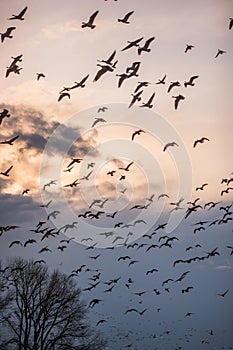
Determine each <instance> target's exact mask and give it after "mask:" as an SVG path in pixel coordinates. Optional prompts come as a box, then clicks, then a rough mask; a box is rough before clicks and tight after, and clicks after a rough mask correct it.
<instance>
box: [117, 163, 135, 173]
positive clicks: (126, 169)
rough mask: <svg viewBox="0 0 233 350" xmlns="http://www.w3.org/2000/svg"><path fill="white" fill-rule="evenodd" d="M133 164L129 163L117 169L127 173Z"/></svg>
mask: <svg viewBox="0 0 233 350" xmlns="http://www.w3.org/2000/svg"><path fill="white" fill-rule="evenodd" d="M133 163H134V162H130V163H129V164H128V165H127V166H126V167H125V168H123V167H120V168H119V169H121V170H124V171H129V168H130V167H131V165H133Z"/></svg>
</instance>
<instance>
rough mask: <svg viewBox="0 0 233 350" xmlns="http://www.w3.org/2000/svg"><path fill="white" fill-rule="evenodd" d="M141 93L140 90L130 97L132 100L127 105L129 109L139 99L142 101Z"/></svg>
mask: <svg viewBox="0 0 233 350" xmlns="http://www.w3.org/2000/svg"><path fill="white" fill-rule="evenodd" d="M142 93H143V91H142V90H141V91H138V92H137V93H136V94H131V96H133V98H132V100H131V102H130V104H129V108H131V107H132V106H133V105H134V104H135V102H137V101H141V99H142V98H141V94H142Z"/></svg>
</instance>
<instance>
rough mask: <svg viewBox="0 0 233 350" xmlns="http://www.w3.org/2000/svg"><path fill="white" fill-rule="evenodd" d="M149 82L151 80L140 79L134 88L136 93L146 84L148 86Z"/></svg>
mask: <svg viewBox="0 0 233 350" xmlns="http://www.w3.org/2000/svg"><path fill="white" fill-rule="evenodd" d="M149 84H150V83H149V81H139V82H138V85H137V87H136V89H135V90H134V93H136V92H138V91H139V90H140V89H141V88H143V87H144V86H145V87H146V86H148V85H149Z"/></svg>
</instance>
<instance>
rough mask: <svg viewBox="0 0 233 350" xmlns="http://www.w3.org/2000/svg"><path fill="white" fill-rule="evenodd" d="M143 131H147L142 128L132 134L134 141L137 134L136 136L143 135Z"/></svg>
mask: <svg viewBox="0 0 233 350" xmlns="http://www.w3.org/2000/svg"><path fill="white" fill-rule="evenodd" d="M142 132H145V131H144V130H142V129H139V130H136V131H134V133H133V134H132V137H131V140H132V141H133V140H134V138H135V136H136V135H141V133H142Z"/></svg>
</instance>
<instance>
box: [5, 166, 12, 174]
mask: <svg viewBox="0 0 233 350" xmlns="http://www.w3.org/2000/svg"><path fill="white" fill-rule="evenodd" d="M12 168H13V165H11V166H10V168H8V169H7V171H6V172H5V174H9V172H10V171H11V169H12Z"/></svg>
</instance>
